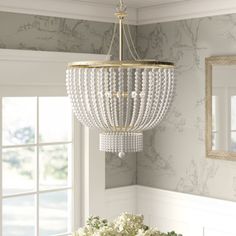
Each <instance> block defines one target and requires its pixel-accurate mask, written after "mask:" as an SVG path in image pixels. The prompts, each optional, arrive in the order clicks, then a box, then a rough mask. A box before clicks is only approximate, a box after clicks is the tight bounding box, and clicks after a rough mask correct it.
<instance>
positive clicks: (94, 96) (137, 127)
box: [66, 0, 175, 158]
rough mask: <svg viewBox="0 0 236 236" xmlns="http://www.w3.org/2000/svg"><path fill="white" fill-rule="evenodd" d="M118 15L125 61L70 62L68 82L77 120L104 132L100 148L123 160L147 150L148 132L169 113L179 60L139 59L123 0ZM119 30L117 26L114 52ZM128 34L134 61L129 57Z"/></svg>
mask: <svg viewBox="0 0 236 236" xmlns="http://www.w3.org/2000/svg"><path fill="white" fill-rule="evenodd" d="M115 15H116V16H117V18H118V21H119V24H118V25H119V61H86V62H72V63H69V65H68V68H67V73H66V77H67V79H66V84H67V92H68V96H69V97H70V100H71V103H72V107H73V111H74V113H75V116H76V117H77V119H78V120H79V121H80V122H81V123H82V124H83V125H85V126H87V127H91V128H98V129H99V130H100V131H101V133H100V150H101V151H105V152H113V153H118V155H119V157H121V158H122V157H124V156H125V153H128V152H139V151H142V150H143V131H145V130H148V129H152V128H154V127H155V126H157V125H158V124H159V123H160V122H161V121H162V119H163V118H164V116H165V115H166V113H167V111H168V108H169V107H170V104H171V102H172V97H173V93H174V87H175V81H174V64H173V63H170V62H160V61H151V60H139V57H138V53H137V51H136V50H135V47H134V43H133V41H132V37H131V33H130V29H129V26H128V24H126V23H125V22H124V20H125V18H126V16H127V12H126V6H125V5H124V3H123V1H122V0H120V4H119V6H118V8H117V12H116V14H115ZM116 31H117V24H115V27H114V33H113V37H112V42H111V46H110V49H109V53H108V54H110V52H111V48H112V45H113V43H114V40H115V34H116ZM128 36H129V37H130V38H129V39H128ZM124 38H125V40H126V43H127V45H128V49H129V51H130V53H131V56H132V57H133V59H134V60H133V61H125V60H123V51H124V48H123V41H124ZM130 42H131V45H130ZM131 46H132V47H133V49H132V48H131Z"/></svg>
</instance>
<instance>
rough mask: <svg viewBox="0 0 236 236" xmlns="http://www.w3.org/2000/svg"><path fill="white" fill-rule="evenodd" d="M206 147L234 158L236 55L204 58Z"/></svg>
mask: <svg viewBox="0 0 236 236" xmlns="http://www.w3.org/2000/svg"><path fill="white" fill-rule="evenodd" d="M206 151H207V157H210V158H218V159H226V160H236V56H225V57H221V56H219V57H217V56H215V57H209V58H206Z"/></svg>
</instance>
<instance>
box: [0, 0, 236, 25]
mask: <svg viewBox="0 0 236 236" xmlns="http://www.w3.org/2000/svg"><path fill="white" fill-rule="evenodd" d="M0 11H5V12H14V13H24V14H34V15H44V16H55V17H64V18H71V19H81V20H90V21H99V22H112V23H114V22H116V18H115V17H114V11H115V7H114V5H112V4H111V5H107V4H101V3H98V4H95V3H88V2H87V3H86V2H79V1H72V0H70V1H68V0H57V1H56V0H41V1H31V0H21V1H18V0H1V1H0ZM128 11H129V19H128V20H129V23H130V24H132V25H144V24H152V23H159V22H168V21H176V20H183V19H191V18H199V17H206V16H215V15H223V14H231V13H236V1H235V0H225V1H222V0H183V1H181V0H180V1H173V2H171V1H170V2H167V3H165V4H164V3H162V4H158V5H156V6H147V7H142V8H129V9H128Z"/></svg>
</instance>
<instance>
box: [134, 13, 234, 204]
mask: <svg viewBox="0 0 236 236" xmlns="http://www.w3.org/2000/svg"><path fill="white" fill-rule="evenodd" d="M137 47H138V49H139V51H140V53H141V55H142V57H143V58H148V59H153V58H155V59H159V60H170V61H173V62H175V64H176V79H177V88H176V92H175V98H174V102H173V105H172V108H171V110H170V112H169V114H168V116H167V117H166V119H165V120H164V121H163V122H162V124H161V126H160V127H158V128H156V129H155V130H152V131H149V132H147V133H146V134H145V145H144V151H143V152H142V153H139V154H138V157H137V183H138V184H140V185H145V186H151V187H156V188H162V189H167V190H172V191H178V192H185V193H191V194H197V195H202V196H208V197H214V198H221V199H226V200H232V201H236V162H232V161H222V160H212V159H207V158H206V156H205V66H204V64H205V57H208V56H212V55H236V14H233V15H224V16H215V17H206V18H199V19H191V20H182V21H176V22H167V23H160V24H151V25H143V26H138V29H137Z"/></svg>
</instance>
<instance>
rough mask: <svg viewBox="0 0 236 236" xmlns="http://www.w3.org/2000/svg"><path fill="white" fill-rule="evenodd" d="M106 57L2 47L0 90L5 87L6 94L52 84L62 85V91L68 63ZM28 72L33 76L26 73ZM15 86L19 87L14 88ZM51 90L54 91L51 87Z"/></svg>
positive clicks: (104, 56) (104, 57)
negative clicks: (9, 91)
mask: <svg viewBox="0 0 236 236" xmlns="http://www.w3.org/2000/svg"><path fill="white" fill-rule="evenodd" d="M105 59H106V55H98V54H86V53H64V52H46V51H29V50H11V49H0V71H1V74H2V75H3V74H4V75H5V76H4V77H3V76H0V89H1V88H4V89H1V91H2V92H3V93H5V92H6V91H7V90H14V91H13V92H16V93H21V91H23V90H24V89H23V87H35V86H38V87H39V86H41V87H43V88H45V90H44V91H47V87H49V86H50V85H53V86H56V87H57V88H58V87H60V86H61V90H64V91H66V89H65V71H66V67H67V64H68V62H72V61H87V60H105ZM13 68H14V69H13ZM9 72H11V73H9ZM28 73H30V74H31V76H25V75H26V74H28ZM13 85H14V87H13ZM15 87H20V88H18V91H15V90H17V89H15ZM32 89H33V88H32ZM28 91H29V92H31V90H28ZM48 93H52V94H53V90H52V88H49V91H48Z"/></svg>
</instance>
